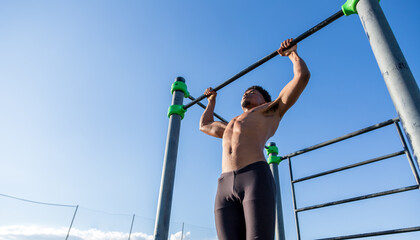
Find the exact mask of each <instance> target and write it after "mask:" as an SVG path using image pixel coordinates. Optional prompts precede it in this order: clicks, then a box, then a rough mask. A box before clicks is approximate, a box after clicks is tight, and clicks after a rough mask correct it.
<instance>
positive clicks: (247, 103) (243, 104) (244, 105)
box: [242, 100, 251, 108]
mask: <svg viewBox="0 0 420 240" xmlns="http://www.w3.org/2000/svg"><path fill="white" fill-rule="evenodd" d="M250 104H251V102H250V101H247V100H245V101H243V102H242V107H243V108H246V107H248V106H249V105H250Z"/></svg>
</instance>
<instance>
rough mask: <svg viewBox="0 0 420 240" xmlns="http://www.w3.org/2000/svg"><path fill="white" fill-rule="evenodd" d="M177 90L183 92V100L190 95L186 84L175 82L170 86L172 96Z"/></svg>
mask: <svg viewBox="0 0 420 240" xmlns="http://www.w3.org/2000/svg"><path fill="white" fill-rule="evenodd" d="M177 90H179V91H182V92H184V97H185V98H188V97H189V96H190V93H189V92H188V90H187V84H185V83H184V82H181V81H176V82H174V83H173V84H172V87H171V93H172V94H174V91H177Z"/></svg>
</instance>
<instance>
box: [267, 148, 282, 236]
mask: <svg viewBox="0 0 420 240" xmlns="http://www.w3.org/2000/svg"><path fill="white" fill-rule="evenodd" d="M268 146H276V144H275V143H273V142H271V143H269V144H268ZM268 156H277V153H270V154H268ZM270 169H271V172H272V173H273V177H274V181H275V182H276V236H277V240H285V239H286V237H285V235H284V221H283V209H282V205H281V192H280V177H279V166H278V164H276V163H272V164H270Z"/></svg>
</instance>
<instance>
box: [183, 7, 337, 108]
mask: <svg viewBox="0 0 420 240" xmlns="http://www.w3.org/2000/svg"><path fill="white" fill-rule="evenodd" d="M342 16H344V14H343V12H342V11H341V10H340V11H338V12H337V13H335V14H334V15H332V16H331V17H329V18H327V19H326V20H324V21H322V22H320V23H319V24H317V25H316V26H315V27H312V28H311V29H309V30H308V31H306V32H304V33H303V34H301V35H299V36H298V37H296V38H295V39H293V41H292V42H291V44H290V47H292V46H294V45H296V44H297V43H298V42H300V41H302V40H303V39H305V38H307V37H309V36H310V35H312V34H314V33H315V32H317V31H318V30H320V29H321V28H323V27H325V26H327V25H328V24H330V23H332V22H334V21H335V20H337V19H338V18H340V17H342ZM290 47H289V48H290ZM277 55H278V53H277V50H276V51H274V52H272V53H270V54H269V55H267V56H266V57H264V58H262V59H261V60H259V61H257V62H256V63H254V64H252V65H251V66H249V67H247V68H245V69H244V70H242V71H241V72H239V73H238V74H236V75H235V76H233V77H231V78H230V79H228V80H227V81H225V82H224V83H222V84H220V85H219V86H217V87H215V88H213V90H214V91H216V92H217V91H219V90H220V89H222V88H224V87H225V86H227V85H228V84H230V83H232V82H233V81H235V80H237V79H238V78H240V77H242V76H244V75H245V74H247V73H249V72H251V71H252V70H254V69H255V68H257V67H259V66H261V65H262V64H264V63H266V62H267V61H268V60H270V59H272V58H274V57H275V56H277ZM204 98H206V96H205V95H204V94H203V95H201V96H200V97H198V98H197V99H196V100H194V101H192V102H190V103H188V104H187V105H185V106H184V109H188V108H189V107H191V106H193V105H194V104H196V103H198V102H199V101H201V100H203V99H204Z"/></svg>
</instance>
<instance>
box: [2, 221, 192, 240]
mask: <svg viewBox="0 0 420 240" xmlns="http://www.w3.org/2000/svg"><path fill="white" fill-rule="evenodd" d="M67 232H68V228H66V227H61V228H51V227H43V226H36V225H31V226H26V225H10V226H0V240H29V239H31V240H52V239H65V237H66V236H67ZM181 235H182V233H181V232H177V233H175V234H171V236H170V238H169V239H170V240H181ZM190 235H191V233H190V232H186V233H184V237H183V238H182V240H190ZM127 239H128V233H123V232H103V231H100V230H98V229H89V230H80V229H77V228H72V229H71V232H70V237H69V240H127ZM130 239H131V240H153V235H148V234H146V233H140V232H134V233H131V237H130Z"/></svg>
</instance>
